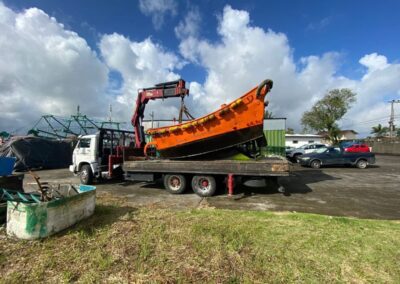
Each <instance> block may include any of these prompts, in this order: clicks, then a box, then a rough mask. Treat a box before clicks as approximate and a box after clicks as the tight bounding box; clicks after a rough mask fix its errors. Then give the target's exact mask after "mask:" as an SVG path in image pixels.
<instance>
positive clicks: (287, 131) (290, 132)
mask: <svg viewBox="0 0 400 284" xmlns="http://www.w3.org/2000/svg"><path fill="white" fill-rule="evenodd" d="M286 133H287V134H294V129H293V128H290V127H288V128H287V129H286Z"/></svg>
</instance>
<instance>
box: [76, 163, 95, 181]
mask: <svg viewBox="0 0 400 284" xmlns="http://www.w3.org/2000/svg"><path fill="white" fill-rule="evenodd" d="M79 178H80V180H81V183H82V184H86V185H88V184H92V183H93V172H92V169H91V168H90V166H89V165H83V166H82V167H81V170H80V174H79Z"/></svg>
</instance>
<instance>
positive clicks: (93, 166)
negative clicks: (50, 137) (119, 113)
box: [69, 128, 134, 184]
mask: <svg viewBox="0 0 400 284" xmlns="http://www.w3.org/2000/svg"><path fill="white" fill-rule="evenodd" d="M133 146H134V134H133V132H130V131H123V130H116V129H105V128H102V129H99V132H97V133H96V134H91V135H83V136H80V137H79V138H78V143H77V144H76V146H75V149H74V151H73V154H72V165H70V166H69V170H70V171H71V172H73V173H74V174H79V176H80V180H81V182H82V183H83V184H91V183H93V180H94V179H95V178H96V179H99V178H107V179H108V178H113V177H116V176H118V175H122V168H121V167H122V163H123V152H124V149H126V148H129V147H131V148H133Z"/></svg>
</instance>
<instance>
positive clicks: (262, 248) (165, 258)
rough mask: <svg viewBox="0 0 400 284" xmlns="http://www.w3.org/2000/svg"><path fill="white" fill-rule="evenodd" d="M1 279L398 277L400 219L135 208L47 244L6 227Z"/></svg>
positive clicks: (105, 211) (103, 204) (99, 213)
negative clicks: (19, 236) (9, 231)
mask: <svg viewBox="0 0 400 284" xmlns="http://www.w3.org/2000/svg"><path fill="white" fill-rule="evenodd" d="M0 275H1V280H0V281H1V282H7V283H9V282H15V283H20V282H21V281H29V282H42V281H48V282H70V281H79V282H99V281H101V282H128V281H130V282H147V281H151V282H201V283H204V282H212V283H215V282H224V283H226V282H229V283H237V282H256V283H257V282H258V283H265V282H274V283H276V282H279V283H287V282H306V283H310V282H314V283H322V282H323V283H326V282H354V283H360V282H361V283H362V282H385V283H387V282H388V283H390V282H392V283H399V282H400V223H399V222H394V221H375V220H359V219H349V218H339V217H329V216H320V215H312V214H300V213H272V212H254V211H251V212H249V211H229V210H217V209H209V208H204V209H195V210H184V211H172V210H167V209H158V208H141V209H136V208H132V207H127V206H124V204H122V203H119V202H117V201H112V202H110V201H107V200H105V199H102V198H99V199H98V206H97V208H96V213H95V215H94V216H93V217H91V218H89V219H88V220H85V221H83V222H81V223H79V224H78V225H77V226H75V227H73V228H72V229H70V230H68V231H65V232H62V233H60V234H58V235H56V236H53V237H50V238H48V239H45V240H42V241H16V240H12V239H9V238H8V237H6V233H5V229H4V228H3V229H1V232H0Z"/></svg>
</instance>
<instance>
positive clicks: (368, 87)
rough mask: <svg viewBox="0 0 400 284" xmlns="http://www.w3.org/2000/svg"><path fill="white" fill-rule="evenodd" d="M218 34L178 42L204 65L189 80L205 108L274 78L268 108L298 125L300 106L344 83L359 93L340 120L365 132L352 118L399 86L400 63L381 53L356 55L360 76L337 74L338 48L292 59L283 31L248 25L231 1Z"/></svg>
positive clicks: (368, 112) (376, 111)
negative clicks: (198, 78) (202, 72)
mask: <svg viewBox="0 0 400 284" xmlns="http://www.w3.org/2000/svg"><path fill="white" fill-rule="evenodd" d="M218 34H219V36H220V38H219V39H217V40H216V41H215V42H210V41H209V40H206V39H201V38H199V37H196V36H189V37H187V38H182V40H181V43H180V46H179V47H180V53H181V54H182V56H184V57H185V58H186V59H187V60H190V61H191V62H193V63H196V64H200V65H201V66H202V67H203V68H205V69H206V70H207V76H206V80H205V82H204V84H200V83H198V82H192V83H191V93H192V95H193V96H192V97H193V100H194V103H193V104H194V105H196V106H201V109H203V110H205V111H212V110H214V109H216V108H217V107H218V106H219V105H220V104H222V103H226V102H228V101H231V100H233V99H235V98H236V97H238V96H240V95H242V94H243V93H244V92H246V91H247V90H249V89H250V88H252V87H254V86H256V85H257V84H258V83H260V82H261V81H262V80H263V79H265V78H270V79H273V81H274V88H273V89H272V91H271V93H270V94H269V95H268V97H269V99H270V101H271V104H270V107H269V108H270V111H272V113H273V114H274V115H275V116H279V117H287V118H288V120H287V124H288V126H289V127H294V128H296V129H297V130H300V129H301V126H300V118H301V115H302V113H303V112H304V111H306V110H308V109H310V108H311V106H312V104H313V103H314V102H315V101H317V100H318V99H320V98H321V97H322V96H323V95H324V94H325V93H326V92H327V91H328V90H330V89H333V88H344V87H347V88H351V89H353V90H354V91H356V92H357V93H358V101H357V103H356V104H355V105H354V107H353V108H352V110H351V111H350V112H349V114H348V115H347V116H346V117H347V120H346V121H343V125H344V124H345V122H346V123H347V124H348V126H349V127H350V128H355V130H357V131H361V132H364V133H366V132H369V128H370V126H371V125H367V124H359V123H357V122H358V121H359V120H361V121H362V120H363V119H365V120H366V119H372V118H373V116H374V115H381V116H382V115H383V114H384V113H385V111H386V109H387V108H386V107H383V106H382V101H383V100H384V97H385V96H391V95H396V94H397V96H398V92H399V90H400V81H399V80H398V78H400V64H395V63H388V62H387V59H386V57H384V56H382V55H378V54H376V53H374V54H370V55H366V56H364V57H363V58H362V59H360V63H361V64H363V65H364V66H366V67H367V71H366V72H365V74H364V76H363V78H361V79H360V80H351V79H349V78H346V77H344V76H340V75H339V74H338V70H339V67H340V61H341V60H342V59H341V55H340V54H339V53H337V52H327V53H325V54H323V55H319V56H318V55H311V56H307V57H303V58H301V60H300V62H299V64H296V62H295V61H294V59H293V50H292V48H291V47H290V45H289V41H288V39H287V37H286V35H285V34H282V33H277V32H274V31H272V30H264V29H262V28H260V27H257V26H253V25H251V24H250V15H249V13H248V12H246V11H243V10H235V9H233V8H232V7H230V6H226V7H225V8H224V10H223V14H222V16H221V17H220V19H219V27H218ZM396 78H397V79H396ZM349 117H350V118H351V119H350V120H349ZM349 121H350V122H352V123H349Z"/></svg>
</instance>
